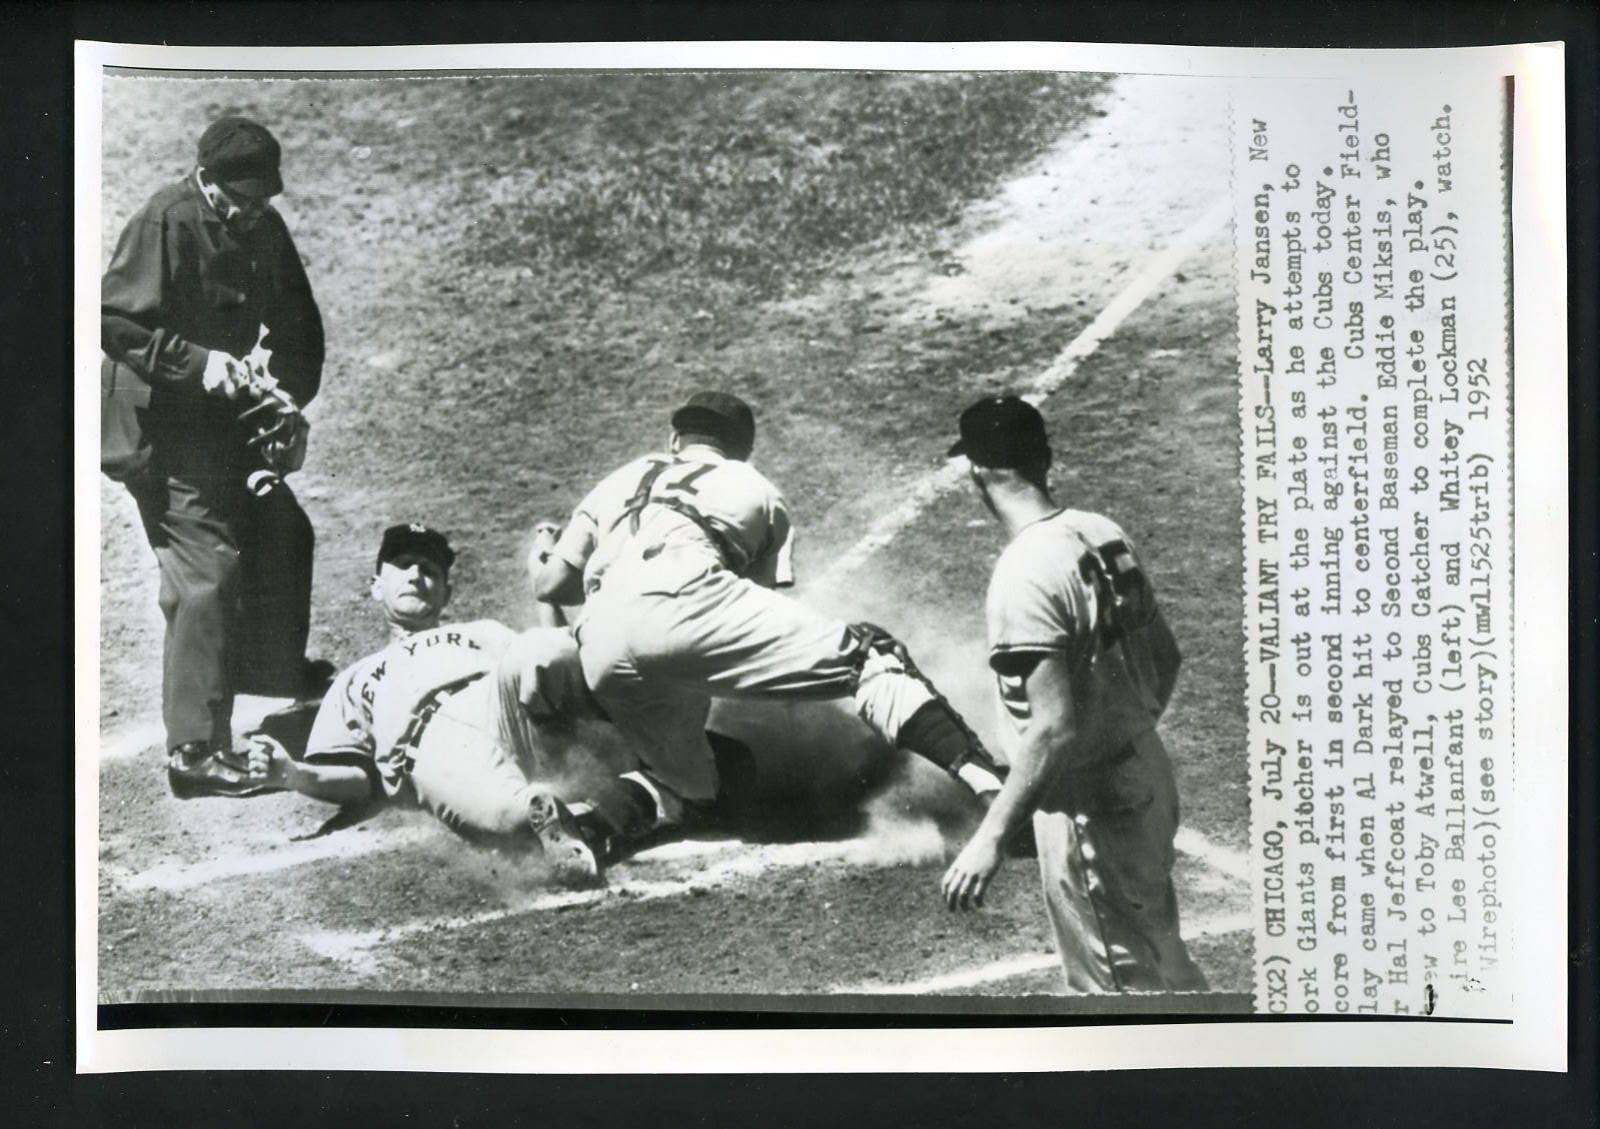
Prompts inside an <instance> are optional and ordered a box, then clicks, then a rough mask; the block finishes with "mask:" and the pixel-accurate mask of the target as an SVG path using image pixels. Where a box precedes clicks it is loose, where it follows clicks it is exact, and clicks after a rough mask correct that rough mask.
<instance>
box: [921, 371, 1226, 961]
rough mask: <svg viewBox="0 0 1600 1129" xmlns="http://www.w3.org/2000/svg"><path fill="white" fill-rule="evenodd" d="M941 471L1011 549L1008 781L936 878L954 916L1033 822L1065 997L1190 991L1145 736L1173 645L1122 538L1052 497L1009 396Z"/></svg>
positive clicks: (1153, 742) (1021, 413)
mask: <svg viewBox="0 0 1600 1129" xmlns="http://www.w3.org/2000/svg"><path fill="white" fill-rule="evenodd" d="M960 430H961V438H960V440H959V441H958V442H957V443H956V444H955V446H953V447H951V448H950V451H949V454H950V456H951V457H956V456H958V455H965V456H966V458H967V460H968V462H969V463H970V465H971V476H972V482H973V485H974V486H975V487H976V489H977V491H978V494H979V496H980V497H981V498H982V499H983V501H984V503H985V504H986V505H987V506H988V508H989V510H990V512H991V513H993V514H994V515H995V517H997V518H998V519H999V521H1000V524H1001V526H1002V527H1003V528H1004V529H1005V532H1006V535H1007V537H1008V538H1009V540H1010V543H1009V544H1008V545H1007V546H1006V549H1005V552H1004V553H1002V554H1001V556H1000V560H999V562H998V563H997V564H996V565H995V570H994V576H993V578H992V579H991V580H990V583H989V597H988V602H987V607H986V618H987V620H988V633H989V665H990V667H991V669H992V670H993V672H994V676H995V685H996V688H997V690H998V693H999V698H1000V706H1001V709H1000V710H999V715H1000V720H1001V725H1002V727H1003V730H1004V735H1005V740H1006V748H1005V750H1004V751H1005V752H1006V754H1007V757H1008V759H1009V760H1010V763H1011V774H1010V776H1009V777H1008V778H1007V780H1006V783H1005V787H1003V788H1002V789H1001V790H1000V795H999V796H998V797H997V798H996V799H995V801H994V804H993V805H992V806H991V807H990V808H989V811H988V813H987V814H986V815H985V817H984V820H983V822H982V823H981V824H980V825H979V827H978V830H977V831H976V833H975V834H974V835H973V836H972V839H971V840H970V841H969V842H968V843H967V845H966V847H965V848H964V849H963V850H962V851H961V853H960V855H958V856H957V857H956V860H955V862H954V863H952V864H951V866H950V868H949V870H948V871H947V872H946V873H945V876H944V883H943V889H944V895H945V900H946V902H947V903H948V904H949V905H950V907H951V908H952V909H957V908H960V909H964V908H966V907H968V906H971V905H975V904H976V905H981V904H982V902H983V893H984V890H985V889H986V888H987V886H988V884H989V881H990V880H991V879H992V877H993V876H994V873H995V871H997V870H998V869H999V868H1000V863H1001V861H1002V859H1003V857H1004V853H1003V851H1002V850H1001V844H1003V843H1005V842H1007V841H1008V839H1009V838H1010V836H1011V835H1012V834H1013V833H1014V832H1015V831H1016V830H1017V828H1018V827H1019V826H1021V824H1022V822H1023V820H1025V819H1027V818H1028V817H1029V816H1030V815H1031V816H1032V817H1033V828H1034V837H1035V839H1036V840H1037V842H1038V847H1039V871H1040V876H1041V877H1042V879H1043V881H1044V898H1045V905H1046V907H1047V909H1048V912H1049V915H1050V922H1051V925H1052V926H1053V928H1054V930H1055V935H1056V946H1057V948H1058V949H1059V951H1060V953H1061V959H1062V963H1063V964H1064V965H1065V968H1066V977H1067V985H1068V987H1069V988H1072V989H1073V990H1075V991H1080V992H1114V991H1161V990H1199V989H1203V988H1204V987H1205V978H1204V977H1203V976H1202V975H1201V973H1200V970H1199V969H1198V968H1196V967H1195V964H1194V962H1193V961H1192V960H1190V959H1189V953H1188V950H1187V948H1186V947H1185V946H1184V943H1183V939H1182V937H1180V936H1179V933H1178V903H1177V897H1176V895H1175V893H1174V891H1173V887H1172V863H1173V846H1172V840H1173V835H1174V834H1175V833H1176V831H1177V826H1178V793H1177V788H1176V786H1175V784H1174V782H1173V776H1172V763H1171V761H1169V760H1168V759H1167V751H1166V748H1165V747H1164V746H1163V745H1162V743H1161V738H1160V737H1158V736H1157V735H1156V722H1157V721H1158V720H1159V719H1160V717H1161V714H1162V712H1163V711H1164V710H1165V708H1166V705H1167V700H1168V699H1169V698H1170V697H1171V695H1172V687H1173V683H1174V682H1175V680H1176V678H1177V674H1178V663H1179V656H1178V648H1177V645H1176V643H1175V642H1174V640H1173V638H1172V633H1171V631H1170V630H1169V629H1168V627H1167V624H1166V621H1165V619H1163V618H1162V615H1161V612H1160V611H1159V610H1158V609H1157V607H1156V600H1155V592H1154V590H1153V589H1152V587H1151V585H1150V580H1149V578H1148V577H1147V576H1146V575H1145V572H1144V569H1143V567H1142V566H1141V565H1140V562H1139V558H1138V557H1137V556H1136V555H1135V553H1134V550H1133V546H1132V544H1131V543H1130V542H1129V541H1128V538H1127V536H1126V535H1125V534H1124V533H1123V532H1122V530H1121V529H1119V528H1118V527H1117V526H1116V525H1115V524H1114V523H1113V522H1111V521H1110V520H1108V519H1106V518H1104V517H1101V516H1100V515H1099V514H1092V513H1085V512H1082V511H1079V510H1069V509H1063V508H1061V507H1059V506H1057V505H1056V504H1055V502H1054V501H1053V500H1052V498H1051V496H1050V489H1049V482H1048V475H1049V471H1050V461H1051V452H1050V444H1049V441H1048V439H1047V438H1046V436H1045V428H1044V420H1043V418H1042V417H1041V416H1040V415H1039V412H1038V411H1037V409H1035V408H1034V407H1033V406H1032V405H1031V404H1029V403H1027V402H1026V401H1024V400H1021V399H1018V398H1017V397H1015V396H994V397H989V398H987V399H984V400H980V401H978V402H977V403H976V404H974V405H972V407H970V408H968V409H967V410H966V411H965V412H964V413H962V416H961V423H960Z"/></svg>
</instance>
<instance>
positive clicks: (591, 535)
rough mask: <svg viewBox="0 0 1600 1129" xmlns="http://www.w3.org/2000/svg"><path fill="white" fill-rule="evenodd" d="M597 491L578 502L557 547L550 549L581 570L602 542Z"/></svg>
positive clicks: (552, 553)
mask: <svg viewBox="0 0 1600 1129" xmlns="http://www.w3.org/2000/svg"><path fill="white" fill-rule="evenodd" d="M597 493H599V491H598V489H596V490H593V491H590V493H589V496H588V497H587V498H585V499H584V500H583V501H582V502H580V503H578V508H577V509H575V510H573V511H572V517H571V518H570V519H569V520H568V521H567V527H566V528H565V529H563V530H562V531H561V536H560V538H558V539H557V541H556V546H555V548H554V549H552V550H550V555H551V556H554V557H558V558H559V559H561V560H563V561H565V562H566V563H567V564H568V565H570V566H571V567H572V568H574V569H576V570H577V571H579V572H582V571H583V568H584V566H585V565H587V564H588V563H589V558H590V557H591V556H593V555H594V550H595V546H596V545H598V544H599V543H600V523H599V520H598V519H597V518H596V517H595V495H596V494H597Z"/></svg>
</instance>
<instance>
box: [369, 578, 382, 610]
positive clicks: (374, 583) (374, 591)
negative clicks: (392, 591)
mask: <svg viewBox="0 0 1600 1129" xmlns="http://www.w3.org/2000/svg"><path fill="white" fill-rule="evenodd" d="M367 595H369V596H371V597H372V598H373V599H374V600H376V601H378V603H380V604H381V603H383V589H382V588H381V587H380V586H379V584H378V574H377V573H373V574H372V579H371V580H369V581H368V582H367Z"/></svg>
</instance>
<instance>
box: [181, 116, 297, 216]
mask: <svg viewBox="0 0 1600 1129" xmlns="http://www.w3.org/2000/svg"><path fill="white" fill-rule="evenodd" d="M198 148H199V152H198V154H197V155H196V160H197V161H198V162H199V164H200V165H201V167H203V168H204V169H205V170H206V172H207V173H209V174H210V176H211V179H212V180H214V181H216V182H217V183H218V184H220V185H222V186H223V187H224V188H232V189H236V190H237V191H239V192H242V193H244V194H246V195H248V196H255V197H257V198H260V199H265V198H266V197H268V196H276V195H277V194H278V193H280V192H282V191H283V178H282V177H281V176H279V175H278V166H279V164H280V162H281V160H282V156H283V154H282V151H281V150H280V149H279V148H278V139H277V138H275V137H273V136H272V134H271V133H269V132H268V131H267V127H266V126H264V125H261V124H259V123H257V122H253V121H251V120H250V119H249V118H218V119H217V120H216V121H214V122H212V123H211V124H210V125H208V126H206V131H205V132H204V133H202V134H201V135H200V145H199V147H198Z"/></svg>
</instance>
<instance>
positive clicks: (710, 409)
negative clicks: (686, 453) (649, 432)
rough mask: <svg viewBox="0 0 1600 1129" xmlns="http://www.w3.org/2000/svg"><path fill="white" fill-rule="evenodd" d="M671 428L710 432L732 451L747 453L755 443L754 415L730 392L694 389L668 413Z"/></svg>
mask: <svg viewBox="0 0 1600 1129" xmlns="http://www.w3.org/2000/svg"><path fill="white" fill-rule="evenodd" d="M672 428H673V430H674V431H694V432H699V433H700V434H702V435H711V436H714V437H716V438H718V439H721V440H722V441H723V442H724V443H726V444H728V446H729V447H730V448H731V450H732V451H733V452H739V451H742V452H744V453H745V454H749V453H750V451H751V450H752V449H754V447H755V445H756V416H755V413H754V412H752V411H751V410H750V405H749V404H747V403H745V402H744V401H743V400H741V399H739V397H737V396H735V395H733V394H732V393H731V392H696V393H695V394H694V395H693V396H690V397H689V399H688V400H686V401H685V402H684V405H683V407H681V408H679V409H678V410H677V411H675V412H673V413H672Z"/></svg>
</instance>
